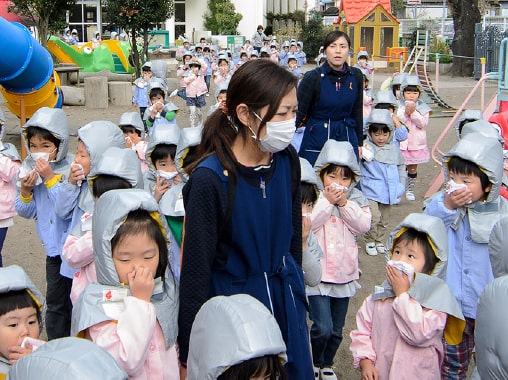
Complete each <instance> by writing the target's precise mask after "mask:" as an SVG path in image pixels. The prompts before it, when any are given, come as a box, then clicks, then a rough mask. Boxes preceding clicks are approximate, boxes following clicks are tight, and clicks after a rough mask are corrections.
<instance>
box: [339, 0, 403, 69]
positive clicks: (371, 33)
mask: <svg viewBox="0 0 508 380" xmlns="http://www.w3.org/2000/svg"><path fill="white" fill-rule="evenodd" d="M337 21H338V23H339V29H340V30H342V31H343V32H346V33H347V34H348V35H349V37H350V38H351V44H352V46H351V48H352V50H353V51H354V53H355V55H354V57H353V60H354V61H356V55H357V54H358V52H359V51H360V47H361V48H365V49H366V50H367V52H368V53H369V55H371V56H373V57H375V59H376V60H378V59H380V57H387V56H388V57H389V56H390V49H392V48H393V47H398V46H399V42H398V39H399V21H398V20H397V19H396V18H395V17H394V16H393V15H392V12H391V5H390V0H342V1H341V3H340V7H339V18H338V20H337ZM397 59H398V57H397Z"/></svg>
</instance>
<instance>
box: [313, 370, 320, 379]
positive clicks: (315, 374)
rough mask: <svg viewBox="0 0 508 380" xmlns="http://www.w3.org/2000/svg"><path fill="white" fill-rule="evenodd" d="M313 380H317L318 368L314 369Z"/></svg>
mask: <svg viewBox="0 0 508 380" xmlns="http://www.w3.org/2000/svg"><path fill="white" fill-rule="evenodd" d="M314 380H319V367H314Z"/></svg>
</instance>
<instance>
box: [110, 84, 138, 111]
mask: <svg viewBox="0 0 508 380" xmlns="http://www.w3.org/2000/svg"><path fill="white" fill-rule="evenodd" d="M108 89H109V100H110V101H111V105H112V106H128V105H131V104H132V84H131V83H130V82H109V83H108Z"/></svg>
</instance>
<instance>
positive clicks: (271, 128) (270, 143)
mask: <svg viewBox="0 0 508 380" xmlns="http://www.w3.org/2000/svg"><path fill="white" fill-rule="evenodd" d="M254 115H255V116H256V117H257V118H258V119H259V120H262V119H261V117H260V116H259V115H258V114H257V113H255V112H254ZM295 122H296V117H295V118H292V119H289V120H283V121H267V122H266V133H265V136H264V137H263V138H262V139H260V140H259V147H260V148H261V150H262V151H263V152H270V153H277V152H280V151H281V150H284V149H286V148H287V147H288V145H289V144H290V143H291V140H293V136H294V134H295V130H296V127H295ZM251 132H252V133H253V136H252V137H254V138H257V136H256V134H255V133H254V132H253V131H252V129H251Z"/></svg>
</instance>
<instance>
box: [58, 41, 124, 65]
mask: <svg viewBox="0 0 508 380" xmlns="http://www.w3.org/2000/svg"><path fill="white" fill-rule="evenodd" d="M48 50H49V51H50V53H51V54H53V55H54V56H55V57H56V58H57V59H58V60H59V61H60V62H62V63H74V64H75V65H77V66H80V67H82V68H83V69H82V70H81V71H83V72H92V73H93V72H98V71H102V70H106V69H107V70H109V71H111V72H112V73H114V72H115V64H114V62H113V57H112V56H111V51H110V50H109V49H108V47H107V46H106V45H102V44H101V45H100V46H99V48H97V49H95V50H92V48H91V43H90V44H88V43H87V44H84V45H82V46H81V47H79V48H77V47H75V46H71V45H69V44H68V43H66V42H64V41H62V40H61V39H59V38H58V37H54V36H51V37H50V38H49V40H48Z"/></svg>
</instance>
